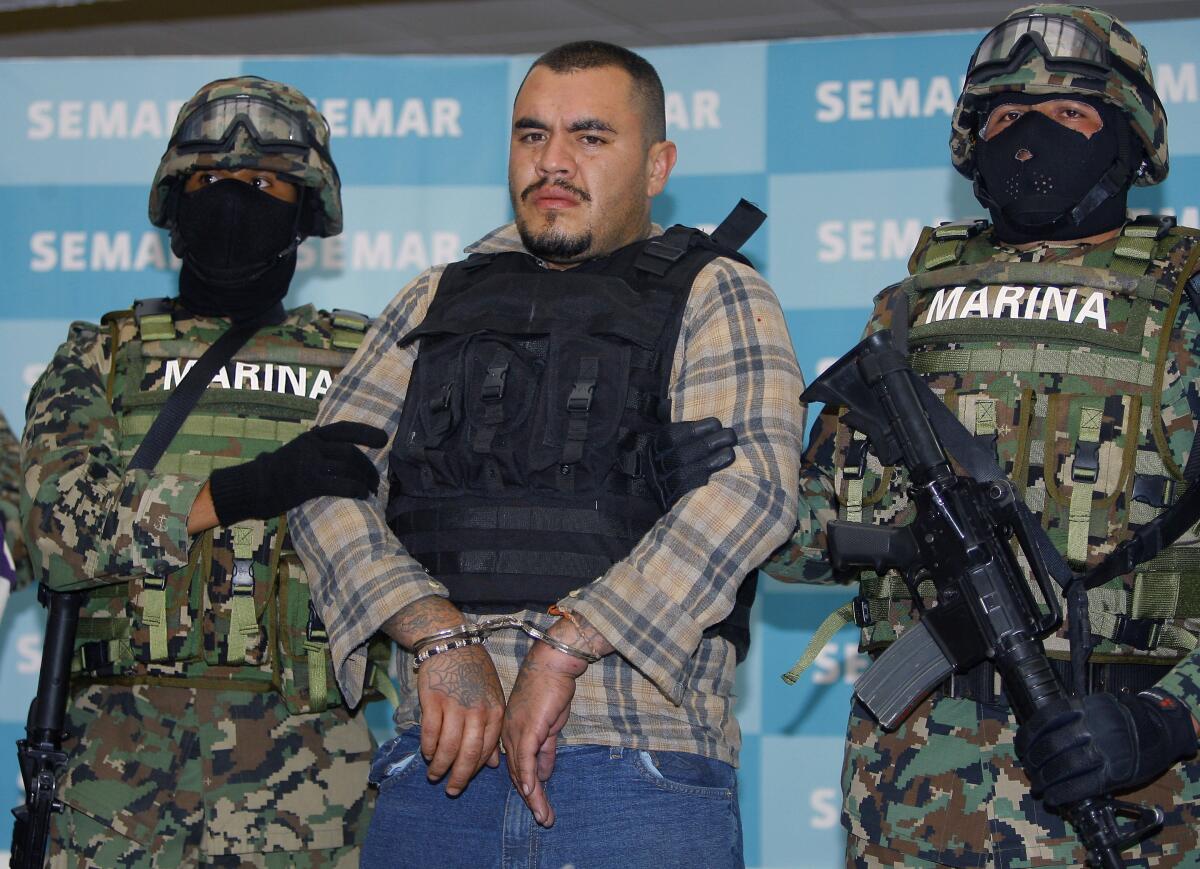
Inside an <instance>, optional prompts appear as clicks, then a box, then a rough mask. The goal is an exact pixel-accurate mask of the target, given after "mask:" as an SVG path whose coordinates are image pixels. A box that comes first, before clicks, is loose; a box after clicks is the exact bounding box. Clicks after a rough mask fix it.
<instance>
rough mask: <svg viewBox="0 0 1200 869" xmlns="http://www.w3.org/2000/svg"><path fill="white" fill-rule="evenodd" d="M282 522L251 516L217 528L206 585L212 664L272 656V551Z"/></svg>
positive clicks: (256, 662) (249, 662) (207, 655)
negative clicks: (269, 611) (269, 634)
mask: <svg viewBox="0 0 1200 869" xmlns="http://www.w3.org/2000/svg"><path fill="white" fill-rule="evenodd" d="M278 530H279V521H278V520H275V519H272V520H270V521H269V522H263V521H261V520H255V519H251V520H247V521H245V522H241V523H238V524H237V525H233V526H230V527H228V528H218V529H215V532H214V537H213V558H212V561H213V564H212V571H211V573H210V574H209V581H208V582H207V583H206V584H205V591H206V595H207V606H206V607H205V611H204V622H203V638H204V660H205V661H206V662H207V663H209V664H214V665H221V666H229V667H241V666H253V667H257V666H261V665H263V664H266V663H267V662H268V661H269V660H270V654H269V649H270V646H269V643H268V637H267V631H266V629H265V627H264V624H265V619H266V611H267V607H268V605H269V603H270V602H271V599H272V597H273V595H274V589H275V586H274V579H275V574H274V565H275V563H276V561H277V559H278V557H279V555H278V552H275V551H273V550H274V548H275V546H274V545H276V544H278V543H280V542H281V540H280V536H281V535H280V534H279V533H278Z"/></svg>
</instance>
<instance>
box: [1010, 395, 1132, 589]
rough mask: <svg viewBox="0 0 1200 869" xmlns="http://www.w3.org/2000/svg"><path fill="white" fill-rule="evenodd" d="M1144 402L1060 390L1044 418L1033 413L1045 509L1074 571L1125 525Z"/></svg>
mask: <svg viewBox="0 0 1200 869" xmlns="http://www.w3.org/2000/svg"><path fill="white" fill-rule="evenodd" d="M1041 404H1042V402H1040V401H1039V405H1041ZM1141 404H1142V402H1141V397H1140V396H1138V395H1122V394H1117V395H1108V396H1104V395H1103V394H1091V395H1078V394H1071V393H1065V392H1060V393H1051V394H1050V395H1048V396H1046V398H1045V402H1044V407H1045V412H1044V417H1042V416H1039V415H1037V414H1035V430H1034V431H1033V432H1031V439H1034V438H1037V437H1038V436H1039V435H1040V440H1041V444H1042V453H1043V457H1044V458H1043V466H1042V469H1041V472H1042V480H1043V483H1044V486H1045V491H1046V508H1045V512H1046V513H1047V514H1049V515H1050V516H1052V517H1053V518H1052V519H1051V532H1052V535H1053V536H1054V537H1055V538H1056V542H1065V546H1064V547H1063V551H1064V554H1065V555H1066V557H1067V560H1068V562H1070V563H1071V565H1072V566H1073V567H1075V568H1076V569H1081V568H1083V567H1084V565H1085V564H1086V563H1087V562H1088V561H1089V554H1091V553H1096V552H1097V551H1098V549H1100V548H1101V547H1104V548H1107V547H1108V545H1109V544H1110V543H1111V541H1112V540H1113V538H1114V537H1116V536H1118V535H1120V534H1121V532H1122V531H1123V529H1124V528H1125V527H1126V526H1127V525H1128V519H1127V516H1126V512H1127V506H1126V499H1125V498H1123V497H1120V496H1121V495H1122V494H1123V493H1124V492H1125V489H1126V488H1127V486H1128V485H1129V482H1130V479H1129V478H1130V474H1131V473H1132V469H1133V466H1134V460H1135V455H1136V451H1137V441H1138V431H1139V422H1140V417H1141ZM1039 409H1041V408H1040V407H1039ZM1038 424H1040V426H1039V425H1038ZM1038 427H1040V428H1041V431H1040V432H1039V431H1037V430H1036V429H1037V428H1038ZM1030 506H1031V507H1033V505H1030ZM1055 531H1056V532H1057V533H1055ZM1098 557H1099V556H1098V555H1097V556H1096V558H1098ZM1091 560H1093V561H1094V560H1096V559H1095V558H1093V559H1091Z"/></svg>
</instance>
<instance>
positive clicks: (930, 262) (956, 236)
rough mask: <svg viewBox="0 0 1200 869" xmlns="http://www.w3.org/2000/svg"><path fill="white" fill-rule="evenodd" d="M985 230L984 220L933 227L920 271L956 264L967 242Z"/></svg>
mask: <svg viewBox="0 0 1200 869" xmlns="http://www.w3.org/2000/svg"><path fill="white" fill-rule="evenodd" d="M987 228H988V222H987V221H986V220H967V221H958V222H954V223H943V224H942V225H941V226H938V227H935V228H934V230H933V233H932V234H931V236H930V244H929V247H927V248H926V250H925V256H924V257H923V258H922V260H921V268H922V270H929V269H936V268H940V267H941V266H944V265H949V264H950V263H956V262H958V261H959V259H961V257H962V252H963V249H964V248H965V247H966V246H967V242H968V241H970V240H971V239H972V238H974V237H975V236H977V235H979V233H981V232H983V231H984V230H985V229H987Z"/></svg>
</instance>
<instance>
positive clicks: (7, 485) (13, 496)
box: [0, 413, 29, 614]
mask: <svg viewBox="0 0 1200 869" xmlns="http://www.w3.org/2000/svg"><path fill="white" fill-rule="evenodd" d="M20 465H21V445H20V443H18V441H17V438H16V435H14V434H13V431H12V429H11V428H9V426H8V420H7V419H5V417H4V414H2V413H0V614H3V613H4V607H5V604H6V603H7V602H8V596H9V594H11V593H12V592H14V591H19V590H20V589H22V588H24V587H25V586H26V585H28V584H29V556H28V555H27V554H26V552H25V538H24V535H23V534H21V521H20V515H19V510H20V504H21V492H20V484H19V482H18V480H19V479H20Z"/></svg>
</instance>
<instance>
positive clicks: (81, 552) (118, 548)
mask: <svg viewBox="0 0 1200 869" xmlns="http://www.w3.org/2000/svg"><path fill="white" fill-rule="evenodd" d="M105 343H106V342H105V341H104V339H103V338H102V337H101V336H100V334H99V330H98V329H97V327H96V326H94V325H91V324H87V323H75V324H73V325H72V326H71V332H70V335H69V336H68V338H67V341H66V342H65V343H64V344H63V345H62V346H61V347H59V349H58V352H57V353H56V354H55V356H54V359H53V361H52V362H51V363H50V365H49V367H48V368H47V369H46V371H45V373H43V374H42V376H41V378H40V379H39V380H38V382H37V383H36V384H35V385H34V387H33V390H32V391H31V392H30V395H29V404H28V405H27V406H26V409H25V416H26V423H25V437H24V455H23V461H22V466H21V478H22V479H21V483H22V486H21V513H22V516H23V518H24V523H25V539H26V541H27V544H28V547H29V554H30V558H31V562H32V568H33V574H34V578H35V579H37V580H38V581H39V582H45V583H47V584H48V585H49V586H50V587H51V588H54V589H57V590H67V589H74V588H85V587H88V586H93V585H104V584H107V583H110V582H116V581H120V580H123V579H126V578H128V577H130V576H139V575H157V576H164V575H166V574H167V573H169V572H171V571H172V570H176V569H178V568H180V567H183V566H184V565H185V564H186V563H187V557H188V547H189V545H190V543H191V538H190V537H189V536H188V533H187V515H188V511H189V510H190V509H191V506H192V502H193V501H194V500H195V499H196V495H197V494H198V493H199V491H200V489H201V487H202V486H203V485H204V480H203V479H198V478H196V477H186V476H178V475H173V474H153V473H149V472H146V471H130V472H126V471H125V460H124V459H123V458H122V457H121V454H120V431H119V427H118V423H117V419H116V417H115V416H114V415H113V412H112V408H111V406H110V405H109V401H108V398H107V395H106V393H105V382H106V378H107V375H108V369H109V365H110V360H109V358H108V356H107V351H106V347H105Z"/></svg>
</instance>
